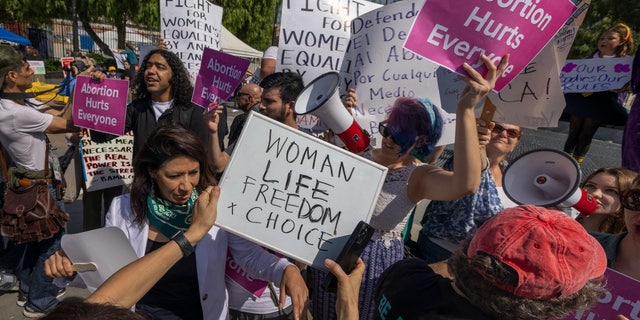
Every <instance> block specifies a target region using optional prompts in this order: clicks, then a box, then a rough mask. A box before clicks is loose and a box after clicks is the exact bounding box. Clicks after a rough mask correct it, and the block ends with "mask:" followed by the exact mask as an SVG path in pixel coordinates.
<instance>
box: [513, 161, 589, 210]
mask: <svg viewBox="0 0 640 320" xmlns="http://www.w3.org/2000/svg"><path fill="white" fill-rule="evenodd" d="M580 177H581V173H580V167H579V166H578V163H577V162H576V161H575V160H574V159H573V158H572V157H571V156H569V155H568V154H566V153H564V152H562V151H558V150H552V149H539V150H533V151H529V152H527V153H524V154H522V155H520V156H519V157H517V158H516V159H515V160H513V161H512V162H511V164H509V166H508V167H507V168H506V169H505V172H504V174H503V176H502V188H503V190H504V192H505V194H506V195H507V197H509V199H511V200H513V201H514V202H516V203H518V204H532V205H536V206H540V207H555V206H557V207H565V208H566V207H573V208H575V209H576V210H578V211H580V213H582V214H585V215H590V214H592V213H594V212H595V211H596V209H597V208H598V203H597V201H596V200H595V199H594V198H593V197H592V196H591V195H590V194H588V193H587V192H585V191H584V190H582V189H580V188H579V185H580Z"/></svg>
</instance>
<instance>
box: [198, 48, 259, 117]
mask: <svg viewBox="0 0 640 320" xmlns="http://www.w3.org/2000/svg"><path fill="white" fill-rule="evenodd" d="M248 68H249V60H246V59H242V58H238V57H235V56H232V55H230V54H226V53H224V52H220V51H216V50H213V49H209V48H204V51H203V53H202V64H201V65H200V72H198V77H197V79H196V84H195V86H194V88H193V96H191V101H192V102H193V103H195V104H197V105H199V106H201V107H203V108H207V107H208V106H209V104H210V103H211V102H219V103H221V102H223V101H225V100H227V99H228V98H229V97H231V95H232V94H233V91H234V90H235V89H236V87H237V86H238V84H240V81H242V78H244V74H245V73H246V72H247V69H248Z"/></svg>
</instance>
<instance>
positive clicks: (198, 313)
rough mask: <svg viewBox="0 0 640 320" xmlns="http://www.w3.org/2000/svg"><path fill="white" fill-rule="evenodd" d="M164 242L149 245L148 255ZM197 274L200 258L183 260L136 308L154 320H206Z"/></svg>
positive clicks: (150, 242) (172, 268)
mask: <svg viewBox="0 0 640 320" xmlns="http://www.w3.org/2000/svg"><path fill="white" fill-rule="evenodd" d="M164 244H165V243H164V242H156V241H152V240H149V241H147V248H146V253H147V254H148V253H149V252H152V251H154V250H156V249H158V248H160V247H162V246H163V245H164ZM199 292H200V290H199V289H198V275H197V271H196V255H195V253H193V254H191V255H190V256H188V257H184V258H182V259H180V261H178V262H177V263H176V264H175V265H173V267H171V268H170V269H169V271H168V272H167V273H166V274H165V275H164V276H163V277H162V278H161V279H160V280H159V281H158V282H157V283H156V284H155V285H154V286H153V287H152V288H151V290H149V292H147V294H145V295H144V296H143V297H142V299H140V301H139V302H138V303H137V304H136V309H137V310H138V311H141V312H142V313H144V314H145V316H147V317H148V318H150V319H153V320H169V319H171V320H177V319H184V320H187V319H188V320H191V319H194V320H197V319H203V316H202V307H201V306H200V295H199Z"/></svg>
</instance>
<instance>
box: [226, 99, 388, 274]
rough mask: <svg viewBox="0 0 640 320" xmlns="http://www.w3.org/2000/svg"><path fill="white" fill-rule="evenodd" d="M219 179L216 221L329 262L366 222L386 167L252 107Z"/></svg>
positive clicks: (298, 255)
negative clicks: (280, 121) (361, 221)
mask: <svg viewBox="0 0 640 320" xmlns="http://www.w3.org/2000/svg"><path fill="white" fill-rule="evenodd" d="M244 128H245V129H244V130H243V131H242V134H241V135H240V138H239V139H238V143H237V145H236V147H235V149H234V151H233V154H232V156H231V160H230V161H229V164H228V165H227V168H226V170H225V171H224V175H223V176H222V178H221V181H220V187H221V188H222V193H221V194H220V199H219V201H218V208H219V210H218V217H217V219H216V224H217V225H219V226H220V227H221V228H223V229H226V230H228V231H230V232H232V233H235V234H237V235H239V236H242V237H244V238H247V239H249V240H251V241H254V242H257V243H259V244H260V245H263V246H265V247H269V248H271V249H273V250H275V251H278V252H280V253H282V254H283V255H285V256H288V257H291V258H294V259H296V260H299V261H302V262H304V263H306V264H309V265H313V267H315V268H318V269H324V264H323V263H324V259H325V258H331V259H334V260H335V259H337V257H338V254H339V253H340V250H342V247H344V245H345V243H346V241H347V239H348V238H349V236H350V235H351V233H352V232H353V229H354V228H355V226H356V225H357V224H358V222H359V221H360V220H363V221H365V222H369V221H370V219H371V213H372V212H373V209H374V206H375V203H376V200H377V198H378V194H379V193H380V189H381V188H382V184H383V183H384V178H385V176H386V173H387V168H386V167H383V166H380V165H378V164H376V163H374V162H371V161H369V160H367V159H364V158H362V157H359V156H357V155H355V154H353V153H350V152H348V151H346V150H343V149H340V148H338V147H336V146H334V145H331V144H328V143H326V142H324V141H321V140H319V139H317V138H314V137H312V136H310V135H308V134H305V133H303V132H301V131H299V130H296V129H293V128H291V127H288V126H285V125H284V124H281V123H279V122H276V121H275V120H272V119H270V118H267V117H266V116H263V115H261V114H258V113H256V112H252V113H251V114H250V115H249V118H248V119H247V123H246V124H245V126H244Z"/></svg>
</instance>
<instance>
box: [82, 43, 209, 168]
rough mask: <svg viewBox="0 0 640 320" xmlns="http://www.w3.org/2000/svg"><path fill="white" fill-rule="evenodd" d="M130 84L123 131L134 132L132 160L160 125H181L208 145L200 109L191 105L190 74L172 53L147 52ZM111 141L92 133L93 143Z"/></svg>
mask: <svg viewBox="0 0 640 320" xmlns="http://www.w3.org/2000/svg"><path fill="white" fill-rule="evenodd" d="M132 81H133V85H132V88H133V97H134V100H133V102H131V104H129V106H128V107H127V117H126V121H125V129H124V131H125V132H129V131H130V130H131V131H133V156H134V157H135V155H136V154H137V153H138V151H139V150H140V149H141V148H142V146H143V145H144V143H145V141H146V140H147V137H148V136H149V134H150V133H151V131H153V129H155V128H156V127H157V126H159V125H165V124H181V125H182V126H184V127H185V128H187V129H189V130H191V131H193V132H195V134H196V135H197V136H198V138H199V139H200V142H202V143H203V144H204V145H208V144H209V130H208V128H207V124H206V122H205V121H204V119H203V117H202V111H203V109H202V108H200V107H198V106H197V105H195V104H193V103H192V102H191V95H192V94H193V86H192V85H191V81H190V79H189V73H188V72H187V69H185V67H184V64H183V63H182V61H181V60H180V58H178V56H177V55H176V54H175V53H173V52H171V51H168V50H163V49H155V50H152V51H150V52H149V53H148V54H147V55H146V56H145V58H144V60H142V64H141V66H140V69H139V70H138V72H136V74H135V76H134V78H133V79H132ZM113 138H115V136H112V135H107V134H104V133H99V132H91V139H92V140H93V141H95V142H105V141H107V140H110V139H113Z"/></svg>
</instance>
